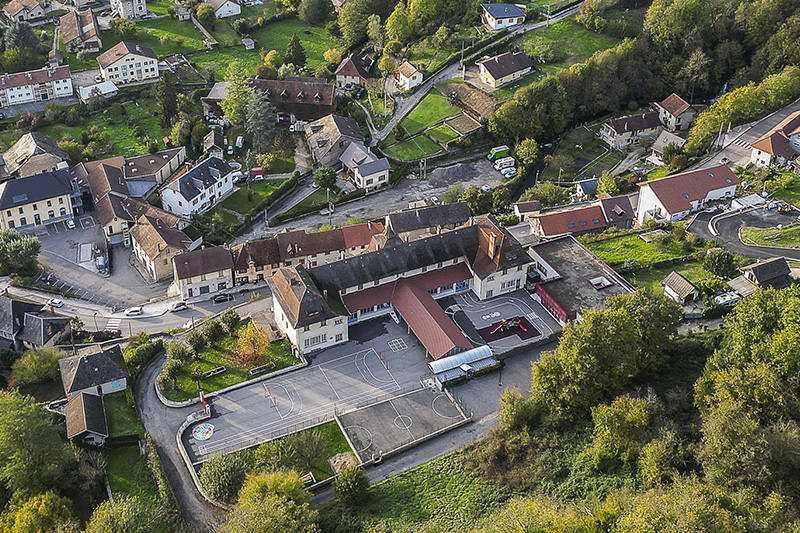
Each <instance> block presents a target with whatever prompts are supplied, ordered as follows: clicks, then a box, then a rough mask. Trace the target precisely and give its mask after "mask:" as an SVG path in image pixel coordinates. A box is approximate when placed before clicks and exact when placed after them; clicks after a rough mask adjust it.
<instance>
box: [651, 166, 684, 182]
mask: <svg viewBox="0 0 800 533" xmlns="http://www.w3.org/2000/svg"><path fill="white" fill-rule="evenodd" d="M676 172H677V171H676ZM671 173H672V171H670V170H669V169H668V168H667V167H666V166H663V167H656V168H654V169H653V170H651V171H650V172H648V173H647V174H646V178H647V181H650V180H657V179H659V178H664V177H666V176H669V175H670V174H671Z"/></svg>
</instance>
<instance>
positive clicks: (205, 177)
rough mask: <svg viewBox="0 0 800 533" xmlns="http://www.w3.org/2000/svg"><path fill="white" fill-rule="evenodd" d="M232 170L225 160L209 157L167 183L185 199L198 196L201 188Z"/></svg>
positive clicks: (211, 183)
mask: <svg viewBox="0 0 800 533" xmlns="http://www.w3.org/2000/svg"><path fill="white" fill-rule="evenodd" d="M231 172H233V169H232V168H231V166H230V165H229V164H228V163H227V161H223V160H222V159H220V158H218V157H209V158H208V159H206V160H204V161H202V162H200V163H198V164H197V165H196V166H195V167H194V168H192V169H191V170H189V171H188V172H186V173H185V174H183V175H182V176H180V177H179V178H178V179H176V180H174V181H173V182H172V183H170V184H169V185H167V187H169V188H170V189H173V190H175V191H177V192H179V193H180V194H181V196H183V197H184V198H186V199H187V200H190V201H191V200H192V199H194V198H195V197H197V196H199V195H200V193H201V192H202V190H203V189H205V188H207V187H209V186H210V185H213V184H214V183H216V182H217V180H218V179H219V178H220V177H224V176H226V175H228V174H230V173H231Z"/></svg>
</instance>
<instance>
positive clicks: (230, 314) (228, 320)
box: [219, 309, 241, 337]
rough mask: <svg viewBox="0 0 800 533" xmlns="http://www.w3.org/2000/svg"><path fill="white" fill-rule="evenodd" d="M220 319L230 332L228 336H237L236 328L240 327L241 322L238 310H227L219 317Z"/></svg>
mask: <svg viewBox="0 0 800 533" xmlns="http://www.w3.org/2000/svg"><path fill="white" fill-rule="evenodd" d="M219 319H220V320H221V321H222V323H223V324H224V325H225V329H227V330H228V335H230V336H231V337H233V336H234V335H235V334H236V328H238V327H239V321H240V320H241V319H240V318H239V313H237V312H236V309H226V310H225V311H223V312H222V314H221V315H220V316H219Z"/></svg>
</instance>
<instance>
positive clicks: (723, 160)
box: [719, 157, 731, 165]
mask: <svg viewBox="0 0 800 533" xmlns="http://www.w3.org/2000/svg"><path fill="white" fill-rule="evenodd" d="M730 162H731V160H730V159H728V158H727V157H723V158H722V159H720V160H719V163H720V164H721V165H727V164H728V163H730Z"/></svg>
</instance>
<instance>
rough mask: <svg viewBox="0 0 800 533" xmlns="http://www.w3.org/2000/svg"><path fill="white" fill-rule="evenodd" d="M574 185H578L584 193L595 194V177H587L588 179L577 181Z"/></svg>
mask: <svg viewBox="0 0 800 533" xmlns="http://www.w3.org/2000/svg"><path fill="white" fill-rule="evenodd" d="M576 185H580V186H581V189H582V190H583V192H584V194H597V179H596V178H589V179H588V180H583V181H579V182H578V183H576Z"/></svg>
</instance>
